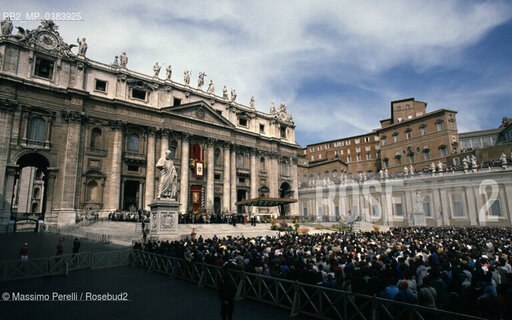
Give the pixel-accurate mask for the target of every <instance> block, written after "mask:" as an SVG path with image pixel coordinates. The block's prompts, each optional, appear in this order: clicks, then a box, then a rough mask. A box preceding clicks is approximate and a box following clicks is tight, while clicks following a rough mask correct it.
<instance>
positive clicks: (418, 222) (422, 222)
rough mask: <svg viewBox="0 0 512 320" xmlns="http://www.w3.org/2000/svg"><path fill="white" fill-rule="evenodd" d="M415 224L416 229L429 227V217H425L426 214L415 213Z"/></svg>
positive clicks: (413, 215)
mask: <svg viewBox="0 0 512 320" xmlns="http://www.w3.org/2000/svg"><path fill="white" fill-rule="evenodd" d="M412 218H413V223H414V226H416V227H426V226H427V217H426V216H425V212H415V213H413V214H412Z"/></svg>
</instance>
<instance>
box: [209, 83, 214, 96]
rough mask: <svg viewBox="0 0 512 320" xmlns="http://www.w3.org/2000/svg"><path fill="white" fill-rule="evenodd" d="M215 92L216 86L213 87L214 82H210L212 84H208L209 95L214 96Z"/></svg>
mask: <svg viewBox="0 0 512 320" xmlns="http://www.w3.org/2000/svg"><path fill="white" fill-rule="evenodd" d="M214 91H215V86H214V85H213V80H210V83H209V84H208V93H211V94H213V92H214Z"/></svg>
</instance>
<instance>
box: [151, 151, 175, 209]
mask: <svg viewBox="0 0 512 320" xmlns="http://www.w3.org/2000/svg"><path fill="white" fill-rule="evenodd" d="M156 167H157V168H158V169H160V185H159V186H158V197H157V199H171V200H176V193H177V185H178V175H177V174H176V168H175V167H174V162H173V161H172V159H171V151H170V150H167V151H165V156H164V157H161V158H160V159H159V160H158V162H157V163H156Z"/></svg>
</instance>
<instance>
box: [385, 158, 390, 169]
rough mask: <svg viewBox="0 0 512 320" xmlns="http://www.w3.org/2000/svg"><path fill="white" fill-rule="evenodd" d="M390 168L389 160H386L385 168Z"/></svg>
mask: <svg viewBox="0 0 512 320" xmlns="http://www.w3.org/2000/svg"><path fill="white" fill-rule="evenodd" d="M388 167H389V159H384V168H388Z"/></svg>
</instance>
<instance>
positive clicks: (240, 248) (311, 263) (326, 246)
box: [133, 227, 512, 319]
mask: <svg viewBox="0 0 512 320" xmlns="http://www.w3.org/2000/svg"><path fill="white" fill-rule="evenodd" d="M133 248H134V249H138V250H144V251H147V252H152V253H157V254H161V255H166V256H170V257H177V258H182V259H184V260H186V261H188V262H205V263H207V264H211V265H216V266H223V265H225V264H227V263H229V264H231V265H233V267H234V268H236V269H239V270H245V271H246V272H251V273H256V274H261V275H265V276H270V277H276V278H283V279H288V280H296V281H299V282H304V283H307V284H313V285H318V286H325V287H328V288H335V289H340V290H344V291H348V292H353V293H360V294H367V295H376V296H380V297H383V298H386V299H390V300H397V301H402V302H408V303H412V304H419V305H422V306H427V307H432V308H440V309H444V310H448V311H453V312H458V313H465V314H471V315H478V316H483V317H487V318H493V319H494V318H496V319H499V318H500V317H503V316H504V315H506V314H508V315H510V314H512V268H511V265H510V255H511V254H512V229H510V228H497V227H480V228H476V227H442V228H434V227H407V228H392V229H391V230H390V231H388V232H381V233H378V232H366V233H349V232H336V233H324V234H315V235H307V234H306V235H301V234H297V233H287V234H284V235H282V236H280V237H262V236H259V237H255V238H245V237H225V238H222V239H220V238H218V237H216V236H214V237H213V238H211V239H203V238H202V237H199V238H198V239H194V240H190V239H183V240H179V241H173V242H167V241H162V242H155V241H149V242H147V243H145V244H143V243H136V244H135V245H134V247H133Z"/></svg>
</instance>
